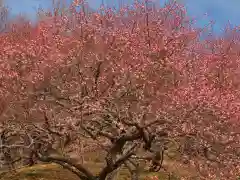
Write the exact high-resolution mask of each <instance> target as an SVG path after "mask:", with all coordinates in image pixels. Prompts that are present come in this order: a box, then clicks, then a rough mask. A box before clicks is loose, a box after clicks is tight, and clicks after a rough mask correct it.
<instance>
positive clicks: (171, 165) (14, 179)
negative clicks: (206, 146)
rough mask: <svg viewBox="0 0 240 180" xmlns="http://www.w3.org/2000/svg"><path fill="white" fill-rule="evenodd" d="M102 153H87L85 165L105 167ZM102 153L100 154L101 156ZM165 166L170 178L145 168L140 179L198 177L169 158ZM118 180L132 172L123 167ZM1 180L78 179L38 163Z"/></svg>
mask: <svg viewBox="0 0 240 180" xmlns="http://www.w3.org/2000/svg"><path fill="white" fill-rule="evenodd" d="M100 154H101V153H99V152H98V153H97V155H96V153H87V154H86V155H85V161H86V162H85V163H84V164H85V166H86V167H88V169H90V170H91V171H92V172H93V173H98V172H99V170H100V169H101V168H102V167H103V165H104V164H103V161H102V160H103V159H101V157H103V156H101V155H100ZM99 155H100V156H99ZM164 167H165V168H166V169H167V170H168V171H169V172H171V174H172V175H171V177H170V179H169V173H166V172H158V173H149V172H147V171H144V168H143V170H142V171H141V175H140V179H141V180H144V179H149V178H147V177H149V176H158V177H159V179H161V180H179V179H180V178H179V177H181V176H184V177H186V176H188V177H190V179H191V180H194V179H197V178H194V177H193V170H190V169H189V168H188V167H180V166H179V165H178V164H177V163H175V162H174V161H173V160H167V161H166V162H165V164H164ZM194 174H195V173H194ZM116 179H117V180H129V179H130V174H129V172H128V170H127V169H125V168H122V169H121V170H120V171H119V173H118V175H117V178H116ZM0 180H78V178H77V177H76V175H74V174H73V173H71V172H70V171H68V170H66V169H63V168H62V167H60V166H59V165H57V164H38V165H35V166H33V167H24V168H21V169H17V170H16V172H8V173H6V174H2V175H1V174H0Z"/></svg>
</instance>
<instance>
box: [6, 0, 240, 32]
mask: <svg viewBox="0 0 240 180" xmlns="http://www.w3.org/2000/svg"><path fill="white" fill-rule="evenodd" d="M5 1H6V5H7V6H8V7H9V8H10V9H11V12H12V15H16V14H19V13H23V14H26V15H27V16H28V17H29V18H31V19H34V18H35V12H36V10H37V8H38V7H42V8H49V7H51V2H52V1H51V0H19V1H16V0H5ZM67 1H70V0H67ZM101 1H102V0H88V2H89V5H90V7H92V8H97V7H99V6H100V4H101ZM104 1H105V3H108V4H109V5H114V4H115V5H116V4H118V3H117V2H118V1H117V0H104ZM123 1H124V3H125V4H126V3H131V2H132V0H123ZM155 1H156V0H155ZM164 1H167V0H160V2H161V3H162V2H164ZM178 1H179V2H181V3H183V4H184V5H185V7H186V8H187V12H188V15H190V16H192V17H200V20H199V21H198V22H197V26H200V27H202V26H203V25H204V24H207V23H208V22H209V20H214V21H215V26H214V30H215V32H216V33H220V32H221V30H222V29H223V28H224V27H225V26H226V24H227V23H228V21H230V23H231V24H232V25H240V0H178ZM16 2H19V3H16ZM204 13H207V14H208V17H205V18H204V17H203V15H204Z"/></svg>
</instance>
